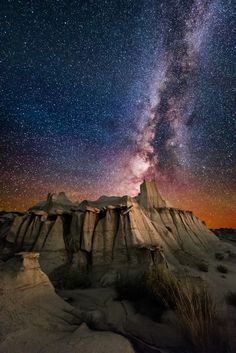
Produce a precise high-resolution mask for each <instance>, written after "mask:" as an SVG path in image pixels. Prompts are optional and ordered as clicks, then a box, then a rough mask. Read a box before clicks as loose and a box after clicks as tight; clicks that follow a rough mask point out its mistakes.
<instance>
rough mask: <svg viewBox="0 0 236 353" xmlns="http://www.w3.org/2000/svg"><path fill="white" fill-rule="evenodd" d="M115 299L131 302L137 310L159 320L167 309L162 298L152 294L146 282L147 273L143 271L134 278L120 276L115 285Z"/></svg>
mask: <svg viewBox="0 0 236 353" xmlns="http://www.w3.org/2000/svg"><path fill="white" fill-rule="evenodd" d="M115 289H116V291H117V294H118V296H117V300H118V301H122V300H128V301H130V302H132V304H133V306H134V308H135V309H136V311H137V312H139V313H141V314H143V315H146V316H149V317H151V318H152V319H153V320H154V321H159V320H160V318H161V315H162V314H163V312H164V311H165V310H166V309H167V307H166V304H165V303H164V301H163V300H162V299H160V298H159V297H157V296H155V295H153V293H152V291H151V289H150V287H149V286H148V284H147V274H146V273H143V274H142V275H139V276H137V277H134V278H130V279H129V280H128V279H124V278H122V277H121V278H120V279H119V280H118V281H117V283H116V287H115Z"/></svg>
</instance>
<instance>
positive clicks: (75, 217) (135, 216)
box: [4, 181, 219, 274]
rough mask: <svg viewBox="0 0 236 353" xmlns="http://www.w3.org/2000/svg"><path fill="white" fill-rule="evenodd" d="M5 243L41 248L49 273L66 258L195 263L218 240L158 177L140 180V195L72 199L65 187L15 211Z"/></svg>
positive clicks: (94, 263) (74, 261)
mask: <svg viewBox="0 0 236 353" xmlns="http://www.w3.org/2000/svg"><path fill="white" fill-rule="evenodd" d="M4 239H5V240H4V241H5V245H4V246H5V249H9V253H10V252H12V253H13V252H15V251H21V250H27V251H38V252H40V254H41V256H40V257H41V260H40V261H41V265H42V268H43V270H45V271H46V272H47V273H48V274H50V273H52V272H53V271H54V270H55V269H56V268H58V267H60V266H63V265H65V264H71V266H74V267H75V268H76V267H81V266H83V267H85V268H87V269H93V270H96V268H97V269H98V268H102V267H104V268H105V269H106V271H107V268H114V267H117V268H119V267H120V268H124V267H125V266H128V267H130V266H139V267H142V266H149V264H150V263H153V262H167V263H169V264H170V265H174V266H177V265H178V264H179V263H180V264H187V265H188V264H191V263H193V262H194V261H195V260H194V259H196V260H197V259H199V257H204V254H205V256H207V254H208V252H209V251H212V250H213V249H214V248H215V247H217V246H218V244H219V240H218V239H217V237H216V236H215V234H213V233H212V232H211V231H210V230H209V229H208V228H207V227H206V225H205V223H204V222H202V221H201V220H199V219H198V218H197V217H196V216H194V215H193V213H192V212H190V211H183V210H180V209H175V208H170V207H168V206H167V203H166V202H165V201H164V200H163V199H162V197H161V196H160V194H159V192H158V190H157V188H156V184H155V182H147V181H144V183H143V184H142V185H141V188H140V194H139V195H138V196H137V197H136V198H132V197H129V196H123V197H106V196H102V197H100V198H99V199H98V200H97V201H87V200H85V201H83V202H81V203H80V204H73V203H72V202H71V201H70V200H68V199H67V197H66V196H65V195H64V193H60V194H59V195H57V196H56V195H53V194H49V196H48V199H47V200H46V201H45V202H41V203H40V204H37V205H36V206H33V207H32V208H31V209H29V211H28V212H27V213H25V214H23V215H17V216H15V217H14V220H13V223H12V225H11V227H10V229H9V231H8V232H6V234H5V236H4Z"/></svg>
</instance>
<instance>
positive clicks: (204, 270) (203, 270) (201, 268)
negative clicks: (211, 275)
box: [197, 262, 208, 272]
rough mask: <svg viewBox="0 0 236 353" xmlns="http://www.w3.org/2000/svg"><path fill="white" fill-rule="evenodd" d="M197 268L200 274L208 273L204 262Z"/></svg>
mask: <svg viewBox="0 0 236 353" xmlns="http://www.w3.org/2000/svg"><path fill="white" fill-rule="evenodd" d="M197 268H198V270H199V271H201V272H208V264H206V263H205V262H200V263H199V264H197Z"/></svg>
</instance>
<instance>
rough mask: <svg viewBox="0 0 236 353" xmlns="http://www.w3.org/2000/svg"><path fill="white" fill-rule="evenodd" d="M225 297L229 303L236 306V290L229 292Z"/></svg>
mask: <svg viewBox="0 0 236 353" xmlns="http://www.w3.org/2000/svg"><path fill="white" fill-rule="evenodd" d="M225 299H226V303H227V304H229V305H232V306H236V292H229V293H228V294H227V295H226V298H225Z"/></svg>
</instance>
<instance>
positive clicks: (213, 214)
mask: <svg viewBox="0 0 236 353" xmlns="http://www.w3.org/2000/svg"><path fill="white" fill-rule="evenodd" d="M0 6H1V11H0V16H1V22H0V23H1V28H0V46H1V51H0V126H1V135H0V136H1V137H0V153H1V154H0V209H5V210H15V209H18V210H23V209H27V208H29V207H30V206H31V205H32V204H34V203H36V202H38V201H39V200H42V199H45V197H46V195H47V193H48V192H58V191H65V192H66V193H67V194H68V196H69V197H70V198H71V199H72V200H74V201H75V200H83V199H85V198H90V199H95V198H97V197H98V196H100V195H102V194H107V195H123V194H129V195H131V196H132V195H135V194H137V192H138V189H139V184H140V183H141V181H142V180H143V179H144V178H147V179H152V178H156V180H157V185H158V188H159V191H160V192H161V194H162V195H163V197H164V198H166V199H167V200H168V201H169V203H170V204H171V205H172V206H174V207H181V208H185V209H191V210H193V211H194V212H195V214H196V215H197V216H199V217H200V218H202V219H204V220H205V221H206V222H207V224H208V225H209V226H211V227H220V226H222V227H230V226H232V227H233V226H234V227H236V204H235V200H236V193H235V191H236V181H235V174H236V169H235V166H236V139H235V135H236V130H235V120H234V115H233V113H234V109H233V108H234V106H233V103H234V101H233V98H234V94H233V93H234V92H233V81H234V80H235V79H236V73H235V70H234V67H233V63H234V61H235V56H234V49H235V45H234V44H235V43H233V34H234V22H233V1H232V2H231V1H230V0H212V1H208V0H165V1H162V0H123V1H121V0H96V1H95V0H87V1H80V0H76V1H75V0H74V1H56V0H50V1H38V0H37V1H36V0H31V1H27V0H22V1H17V0H9V1H4V0H3V1H1V5H0Z"/></svg>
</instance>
